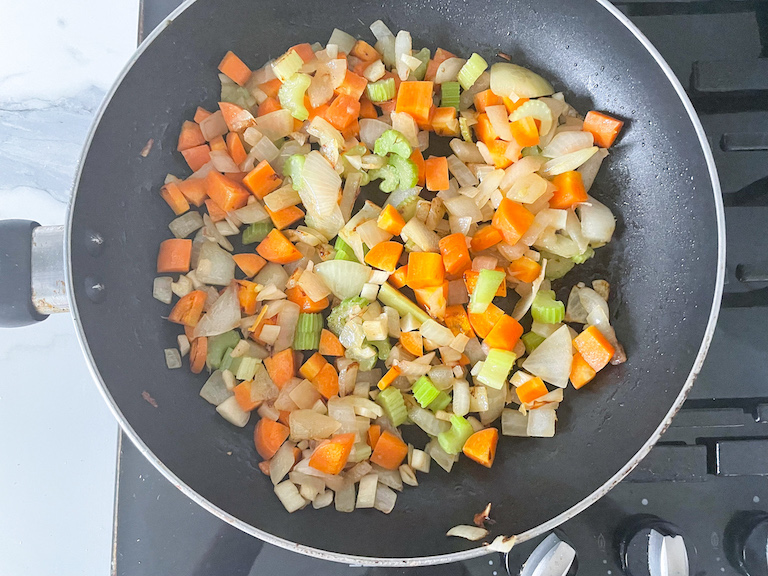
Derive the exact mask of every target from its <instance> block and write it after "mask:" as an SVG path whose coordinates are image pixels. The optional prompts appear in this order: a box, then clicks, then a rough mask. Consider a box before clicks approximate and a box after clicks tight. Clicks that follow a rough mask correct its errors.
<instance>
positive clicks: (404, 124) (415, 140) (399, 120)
mask: <svg viewBox="0 0 768 576" xmlns="http://www.w3.org/2000/svg"><path fill="white" fill-rule="evenodd" d="M419 63H421V61H419ZM392 128H393V129H394V130H397V131H398V132H400V133H401V134H402V135H403V136H405V139H406V140H408V144H410V145H411V147H412V148H418V147H419V127H418V126H417V125H416V121H415V120H414V119H413V117H412V116H411V115H410V114H407V113H405V112H392Z"/></svg>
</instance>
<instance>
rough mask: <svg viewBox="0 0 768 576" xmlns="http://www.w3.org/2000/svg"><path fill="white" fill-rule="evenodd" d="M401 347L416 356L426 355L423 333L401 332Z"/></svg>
mask: <svg viewBox="0 0 768 576" xmlns="http://www.w3.org/2000/svg"><path fill="white" fill-rule="evenodd" d="M400 345H401V346H402V347H403V348H404V349H405V350H407V351H408V352H410V353H411V354H413V355H414V356H423V355H424V337H423V336H422V335H421V332H416V331H414V332H400Z"/></svg>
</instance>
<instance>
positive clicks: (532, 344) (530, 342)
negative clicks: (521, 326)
mask: <svg viewBox="0 0 768 576" xmlns="http://www.w3.org/2000/svg"><path fill="white" fill-rule="evenodd" d="M520 340H522V341H523V344H525V351H526V352H527V353H528V354H530V353H531V352H533V351H534V350H536V348H538V347H539V344H541V343H542V342H544V340H545V338H544V336H541V335H540V334H536V332H526V333H525V334H523V335H522V336H521V337H520Z"/></svg>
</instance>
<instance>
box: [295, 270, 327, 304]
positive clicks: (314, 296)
mask: <svg viewBox="0 0 768 576" xmlns="http://www.w3.org/2000/svg"><path fill="white" fill-rule="evenodd" d="M297 284H298V285H299V287H300V288H301V289H302V290H303V291H304V292H305V293H306V295H307V297H308V298H309V299H310V300H312V301H314V302H319V301H320V300H322V299H323V298H325V297H326V296H328V295H329V294H330V293H331V291H330V290H329V289H328V287H327V286H326V285H325V282H323V280H322V278H320V276H318V275H317V274H315V273H314V272H310V271H309V270H304V272H302V273H301V276H299V281H298V282H297Z"/></svg>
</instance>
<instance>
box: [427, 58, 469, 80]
mask: <svg viewBox="0 0 768 576" xmlns="http://www.w3.org/2000/svg"><path fill="white" fill-rule="evenodd" d="M466 63H467V61H466V60H465V59H464V58H448V59H447V60H444V61H443V62H442V63H441V64H440V65H439V66H438V67H437V72H435V84H445V83H446V82H455V81H456V78H457V77H458V76H459V70H461V68H462V66H464V64H466Z"/></svg>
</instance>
